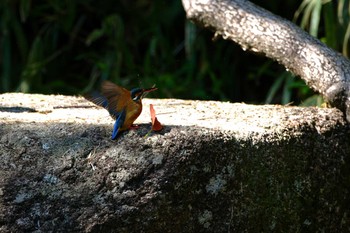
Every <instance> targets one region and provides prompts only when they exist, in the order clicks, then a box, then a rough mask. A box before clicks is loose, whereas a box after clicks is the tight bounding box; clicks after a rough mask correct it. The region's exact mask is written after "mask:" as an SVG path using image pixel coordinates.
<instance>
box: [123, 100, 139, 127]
mask: <svg viewBox="0 0 350 233" xmlns="http://www.w3.org/2000/svg"><path fill="white" fill-rule="evenodd" d="M141 111H142V103H141V101H139V102H135V101H133V100H131V101H130V102H129V103H128V104H127V105H126V117H125V121H124V124H123V126H122V127H121V128H120V130H121V131H123V130H127V129H129V128H130V126H131V125H132V124H133V123H134V121H135V120H136V119H137V118H138V117H139V116H140V114H141Z"/></svg>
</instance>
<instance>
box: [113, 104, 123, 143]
mask: <svg viewBox="0 0 350 233" xmlns="http://www.w3.org/2000/svg"><path fill="white" fill-rule="evenodd" d="M125 117H126V111H125V108H124V109H123V111H122V112H121V113H120V114H119V116H118V118H117V120H116V121H115V123H114V127H113V132H112V140H114V139H116V138H117V136H118V131H119V129H120V128H121V127H122V126H123V124H124V121H125Z"/></svg>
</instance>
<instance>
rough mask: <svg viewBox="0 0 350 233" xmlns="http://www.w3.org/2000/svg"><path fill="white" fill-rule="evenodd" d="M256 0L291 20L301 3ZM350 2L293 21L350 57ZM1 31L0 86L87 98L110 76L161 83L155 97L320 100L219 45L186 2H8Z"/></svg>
mask: <svg viewBox="0 0 350 233" xmlns="http://www.w3.org/2000/svg"><path fill="white" fill-rule="evenodd" d="M257 4H259V5H261V6H262V7H265V8H267V9H269V10H271V11H272V12H274V13H276V14H279V15H281V16H282V17H285V18H288V19H292V17H293V13H294V12H295V11H296V10H297V8H298V5H299V3H298V2H295V1H294V0H287V1H285V2H284V4H280V3H279V1H267V2H264V3H261V1H260V2H257ZM348 5H349V1H348V0H339V1H336V3H335V2H333V1H320V0H304V2H303V3H302V4H301V5H300V7H299V10H298V11H297V12H296V16H295V19H296V20H298V19H299V18H302V20H301V25H302V26H303V27H304V28H306V29H308V30H309V31H310V33H312V34H313V35H315V36H319V37H320V38H321V39H322V40H323V41H324V42H325V43H327V44H328V45H330V46H331V47H333V48H335V49H340V50H343V53H344V54H345V55H347V52H346V51H347V50H348V48H347V44H348V39H349V34H350V29H349V26H348V25H350V24H349V17H348V10H349V7H348ZM341 6H343V7H341ZM344 6H346V7H345V8H346V9H344ZM0 29H1V36H0V53H1V56H0V75H1V77H0V92H8V91H22V92H39V93H63V94H79V93H82V92H86V91H89V90H91V89H93V88H95V85H96V84H98V83H99V82H100V81H101V80H105V79H109V80H111V81H114V82H116V83H118V84H120V85H122V86H125V87H127V88H132V87H135V86H143V87H147V86H153V84H156V86H157V87H159V91H158V92H157V93H156V94H153V96H157V97H176V98H191V99H217V100H230V101H245V102H251V103H264V102H265V103H283V104H286V103H290V102H294V103H296V104H299V103H304V104H305V103H310V102H312V101H307V98H308V97H311V98H314V97H313V96H314V94H313V93H312V92H311V91H310V90H309V89H308V88H307V86H306V85H305V84H304V83H303V82H302V81H301V80H300V79H297V78H294V77H292V75H291V74H290V73H288V72H286V71H285V69H284V68H283V67H281V66H279V65H278V64H277V63H275V62H272V61H270V60H268V59H266V58H263V57H259V56H256V55H255V54H250V53H247V52H244V51H242V49H241V48H240V47H238V46H237V45H235V44H233V43H232V42H229V41H224V40H218V41H212V37H213V33H212V32H209V31H207V30H203V29H200V28H198V27H197V26H195V25H193V24H192V23H191V22H189V21H187V20H186V18H185V13H184V11H183V8H182V5H181V1H178V0H176V1H175V0H170V1H161V0H153V1H151V0H136V1H124V0H123V1H92V0H76V1H68V0H63V1H62V0H49V1H40V0H39V1H35V2H34V1H31V0H3V1H1V2H0ZM316 99H317V98H316ZM316 102H317V101H316ZM312 103H315V101H313V102H312Z"/></svg>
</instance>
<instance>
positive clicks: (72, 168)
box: [0, 93, 350, 232]
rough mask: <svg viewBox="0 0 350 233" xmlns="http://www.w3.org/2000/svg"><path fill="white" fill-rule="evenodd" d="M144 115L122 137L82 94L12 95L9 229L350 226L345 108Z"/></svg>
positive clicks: (3, 103) (207, 106) (5, 124)
mask: <svg viewBox="0 0 350 233" xmlns="http://www.w3.org/2000/svg"><path fill="white" fill-rule="evenodd" d="M150 103H152V104H153V105H154V108H155V110H156V113H157V117H158V119H159V121H160V122H161V123H162V124H163V126H164V129H163V130H162V131H160V132H158V133H155V132H151V133H149V130H150V129H151V124H150V121H151V119H150V115H149V104H150ZM136 123H137V124H139V126H140V128H139V129H137V130H130V131H128V132H125V133H123V134H122V135H121V136H120V137H119V138H118V139H117V140H116V141H112V140H110V136H111V132H112V127H113V120H112V119H111V118H110V117H109V116H108V113H107V111H105V110H104V109H101V108H98V107H96V106H94V105H92V104H90V103H89V102H87V101H85V100H84V99H83V98H81V97H70V96H57V95H56V96H48V95H29V94H19V93H16V94H15V93H10V94H2V95H0V125H1V128H0V158H1V163H0V177H1V180H0V196H1V199H0V200H1V202H0V203H1V204H0V221H1V224H0V225H1V227H0V231H1V232H67V231H68V232H282V231H283V232H300V231H309V232H316V231H325V232H344V231H349V229H350V222H349V217H348V216H349V208H348V206H349V202H350V198H349V196H350V195H349V187H350V186H349V180H350V176H349V171H350V169H349V156H350V137H349V135H350V134H349V132H350V131H349V127H348V125H347V123H346V121H345V120H344V118H343V115H342V113H341V112H340V111H339V110H337V109H334V108H314V107H310V108H301V107H283V106H271V105H267V106H254V105H246V104H232V103H224V102H214V101H189V100H188V101H185V100H177V99H164V100H159V99H145V100H144V110H143V113H142V115H141V116H140V118H139V119H138V120H137V122H136Z"/></svg>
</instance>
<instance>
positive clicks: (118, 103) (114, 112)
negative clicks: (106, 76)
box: [84, 81, 131, 119]
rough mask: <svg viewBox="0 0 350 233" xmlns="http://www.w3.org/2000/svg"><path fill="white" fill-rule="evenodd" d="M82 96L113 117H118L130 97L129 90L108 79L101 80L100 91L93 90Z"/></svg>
mask: <svg viewBox="0 0 350 233" xmlns="http://www.w3.org/2000/svg"><path fill="white" fill-rule="evenodd" d="M84 97H85V98H86V99H87V100H89V101H91V102H93V103H94V104H96V105H98V106H101V107H104V108H105V109H107V110H108V112H109V114H110V115H111V117H112V118H113V119H118V117H119V115H120V113H121V111H123V109H124V107H125V104H126V103H127V101H129V100H130V99H131V95H130V91H128V90H127V89H125V88H123V87H120V86H118V85H116V84H114V83H112V82H110V81H103V82H102V85H101V93H99V92H96V91H95V92H92V93H90V94H88V95H85V96H84Z"/></svg>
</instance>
